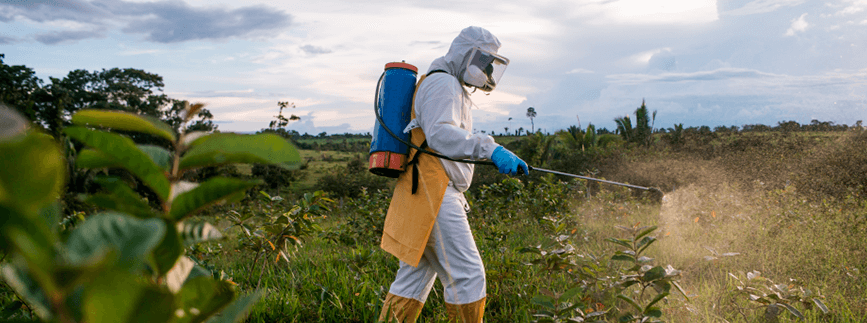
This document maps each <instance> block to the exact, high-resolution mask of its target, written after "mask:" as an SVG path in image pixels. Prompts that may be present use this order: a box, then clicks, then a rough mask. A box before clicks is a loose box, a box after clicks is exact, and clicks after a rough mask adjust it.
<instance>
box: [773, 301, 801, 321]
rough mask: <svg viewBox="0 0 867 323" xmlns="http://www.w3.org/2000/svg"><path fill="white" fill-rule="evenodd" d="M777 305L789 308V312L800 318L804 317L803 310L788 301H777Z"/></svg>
mask: <svg viewBox="0 0 867 323" xmlns="http://www.w3.org/2000/svg"><path fill="white" fill-rule="evenodd" d="M777 305H781V306H783V307H785V308H786V309H787V310H789V313H792V315H794V316H797V317H798V318H799V319H801V320H803V319H804V314H801V311H799V310H798V309H797V308H794V307H792V305H789V304H786V303H777Z"/></svg>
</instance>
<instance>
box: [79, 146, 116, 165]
mask: <svg viewBox="0 0 867 323" xmlns="http://www.w3.org/2000/svg"><path fill="white" fill-rule="evenodd" d="M75 167H77V168H84V169H100V168H123V164H121V163H120V162H119V161H117V160H115V159H114V158H112V157H111V156H109V155H106V154H104V153H103V152H101V151H99V150H96V149H92V148H88V149H83V150H81V151H80V152H79V153H78V156H76V157H75Z"/></svg>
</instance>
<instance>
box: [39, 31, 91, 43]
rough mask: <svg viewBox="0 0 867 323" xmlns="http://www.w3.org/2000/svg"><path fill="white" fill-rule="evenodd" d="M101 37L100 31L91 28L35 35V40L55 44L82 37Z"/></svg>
mask: <svg viewBox="0 0 867 323" xmlns="http://www.w3.org/2000/svg"><path fill="white" fill-rule="evenodd" d="M97 37H102V32H100V31H93V30H78V31H57V32H51V33H47V34H40V35H36V36H35V37H34V38H36V41H38V42H40V43H43V44H45V45H56V44H60V43H65V42H75V41H78V40H82V39H88V38H97Z"/></svg>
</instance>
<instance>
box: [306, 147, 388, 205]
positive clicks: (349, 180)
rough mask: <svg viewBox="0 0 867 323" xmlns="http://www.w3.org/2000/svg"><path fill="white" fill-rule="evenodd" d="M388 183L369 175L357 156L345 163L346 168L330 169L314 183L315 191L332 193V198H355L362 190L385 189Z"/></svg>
mask: <svg viewBox="0 0 867 323" xmlns="http://www.w3.org/2000/svg"><path fill="white" fill-rule="evenodd" d="M389 182H390V180H389V178H387V177H383V176H377V175H374V174H372V173H370V172H369V171H368V170H367V162H366V161H365V160H364V159H362V157H361V156H358V157H356V158H353V159H351V160H350V161H349V162H348V163H346V166H343V167H339V166H338V167H333V168H332V169H330V170H329V171H328V173H327V174H325V175H323V176H322V177H320V178H319V180H318V181H317V182H316V189H317V190H322V191H325V192H329V193H332V196H339V197H349V198H357V197H359V196H360V195H361V193H362V191H363V190H364V189H367V190H369V191H376V190H384V189H387V188H388V186H389V185H388V184H389Z"/></svg>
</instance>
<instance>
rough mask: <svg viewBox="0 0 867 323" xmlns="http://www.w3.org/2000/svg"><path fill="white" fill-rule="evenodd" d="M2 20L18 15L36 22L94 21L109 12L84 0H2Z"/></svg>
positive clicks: (0, 14) (0, 4)
mask: <svg viewBox="0 0 867 323" xmlns="http://www.w3.org/2000/svg"><path fill="white" fill-rule="evenodd" d="M0 9H2V10H0V12H2V13H0V21H4V22H7V21H12V20H14V19H16V18H17V17H22V18H26V19H29V20H33V21H36V22H46V21H55V20H74V21H80V22H94V21H97V20H101V19H102V18H101V17H105V16H107V15H108V13H107V12H106V11H105V10H104V9H103V8H100V7H98V6H94V5H93V4H92V3H90V2H87V1H82V0H54V1H52V0H31V1H20V0H0Z"/></svg>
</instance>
